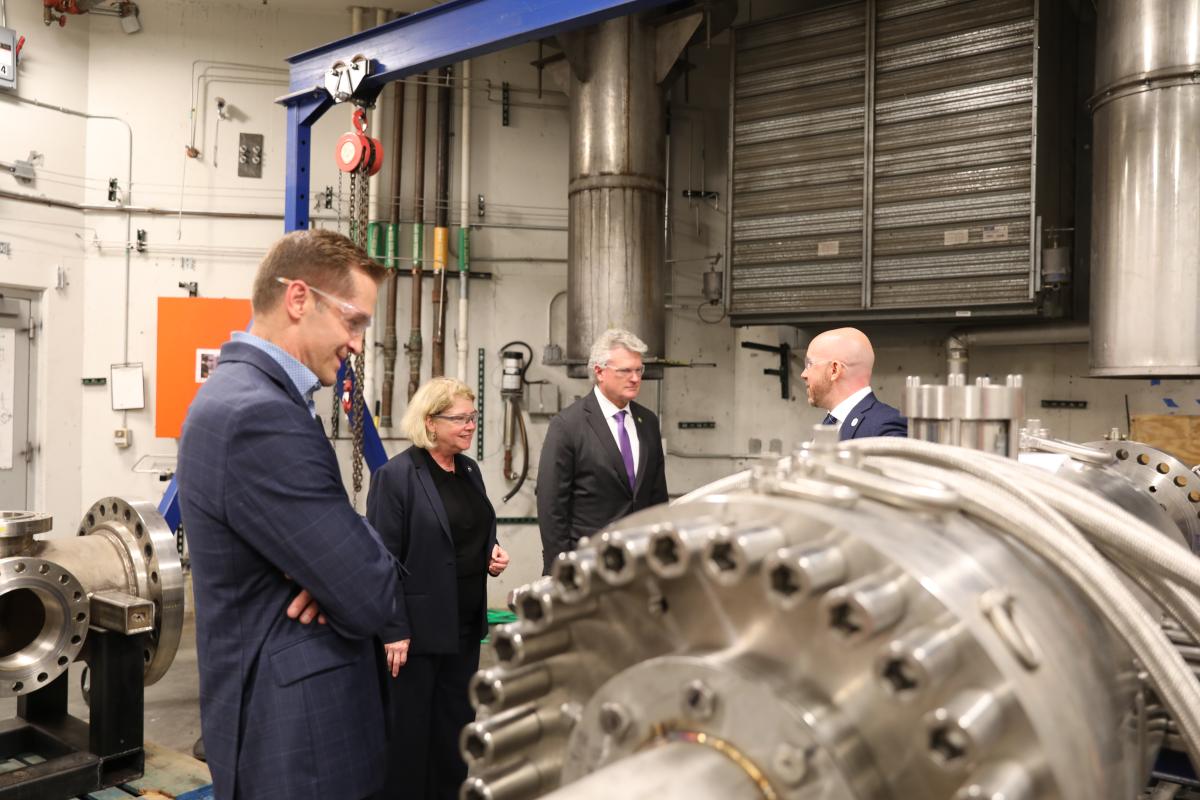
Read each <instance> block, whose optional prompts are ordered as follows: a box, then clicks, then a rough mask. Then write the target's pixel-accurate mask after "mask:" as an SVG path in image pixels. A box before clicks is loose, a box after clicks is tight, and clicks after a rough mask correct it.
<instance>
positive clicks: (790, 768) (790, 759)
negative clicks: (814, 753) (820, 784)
mask: <svg viewBox="0 0 1200 800" xmlns="http://www.w3.org/2000/svg"><path fill="white" fill-rule="evenodd" d="M771 767H772V768H773V769H774V770H775V775H776V776H777V777H778V778H779V779H780V780H781V781H783V782H784V783H785V784H787V785H788V786H799V785H800V784H801V783H803V782H804V779H805V778H807V777H808V751H806V750H804V749H803V748H800V747H794V746H793V745H790V744H788V743H787V742H780V743H779V745H778V746H777V747H776V748H775V753H774V754H773V755H772V756H771Z"/></svg>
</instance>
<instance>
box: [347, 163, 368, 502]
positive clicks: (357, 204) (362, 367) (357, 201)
mask: <svg viewBox="0 0 1200 800" xmlns="http://www.w3.org/2000/svg"><path fill="white" fill-rule="evenodd" d="M367 177H368V176H367V165H366V164H365V163H364V164H362V165H361V166H359V168H358V169H357V170H355V171H354V172H352V173H350V239H351V240H352V241H353V242H354V243H355V244H357V245H358V246H359V247H362V248H363V249H364V250H365V249H366V247H367V214H368V213H369V197H368V191H369V190H368V183H369V181H368V180H367ZM364 344H365V343H364ZM353 363H354V396H353V404H352V406H351V408H352V412H351V413H352V417H351V418H352V420H353V423H352V426H353V428H354V451H353V455H352V457H351V461H350V469H351V475H352V478H353V486H354V503H355V505H357V504H358V495H359V492H361V491H362V485H363V421H364V417H365V416H366V400H365V399H364V398H363V384H364V383H365V382H366V379H367V357H366V354H365V353H363V352H361V351H360V352H358V353H356V354H355V356H354V362H353Z"/></svg>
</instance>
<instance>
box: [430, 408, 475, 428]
mask: <svg viewBox="0 0 1200 800" xmlns="http://www.w3.org/2000/svg"><path fill="white" fill-rule="evenodd" d="M430 416H431V417H433V418H434V419H444V420H446V422H453V423H454V424H455V425H474V424H475V422H477V421H478V420H479V412H478V411H473V412H471V413H470V414H430Z"/></svg>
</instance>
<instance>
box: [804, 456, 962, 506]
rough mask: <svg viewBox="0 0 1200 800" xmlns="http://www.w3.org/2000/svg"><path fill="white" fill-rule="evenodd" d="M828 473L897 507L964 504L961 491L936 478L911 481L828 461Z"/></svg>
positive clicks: (830, 477)
mask: <svg viewBox="0 0 1200 800" xmlns="http://www.w3.org/2000/svg"><path fill="white" fill-rule="evenodd" d="M825 475H826V477H828V478H829V479H830V480H834V481H837V482H838V483H841V484H844V485H846V486H849V487H850V488H852V489H856V490H857V491H859V492H861V493H862V494H863V495H865V496H867V497H870V498H872V499H874V500H879V501H880V502H883V503H887V504H888V505H890V506H896V507H897V508H909V509H913V510H916V511H922V510H925V509H936V510H946V511H949V510H954V509H957V508H959V507H960V506H961V497H960V496H959V494H958V492H956V491H954V490H953V489H949V488H947V487H945V486H942V485H941V484H937V483H935V482H933V481H928V482H925V483H911V482H909V481H907V480H901V479H900V478H897V477H896V476H894V475H885V474H884V473H883V472H882V471H878V472H867V471H864V470H861V469H855V468H854V467H847V466H844V465H841V464H826V465H825Z"/></svg>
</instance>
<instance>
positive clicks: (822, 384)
mask: <svg viewBox="0 0 1200 800" xmlns="http://www.w3.org/2000/svg"><path fill="white" fill-rule="evenodd" d="M874 367H875V350H874V349H872V347H871V340H870V339H868V338H867V336H866V334H865V333H863V332H862V331H860V330H858V329H857V328H835V329H834V330H831V331H825V332H824V333H822V334H819V335H818V336H816V337H815V338H814V339H813V340H812V342H810V343H809V345H808V352H807V353H806V354H805V359H804V372H802V373H801V377H802V378H804V381H805V383H807V384H808V402H809V403H811V404H812V405H814V406H817V407H818V408H823V409H825V410H827V411H828V410H830V409H832V408H833V407H834V406H836V405H837V404H838V403H840V402H842V400H845V399H846V398H847V397H849V396H850V395H852V394H854V393H855V392H857V391H858V390H859V389H861V388H863V387H864V386H869V385H870V384H871V370H872V369H873V368H874Z"/></svg>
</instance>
